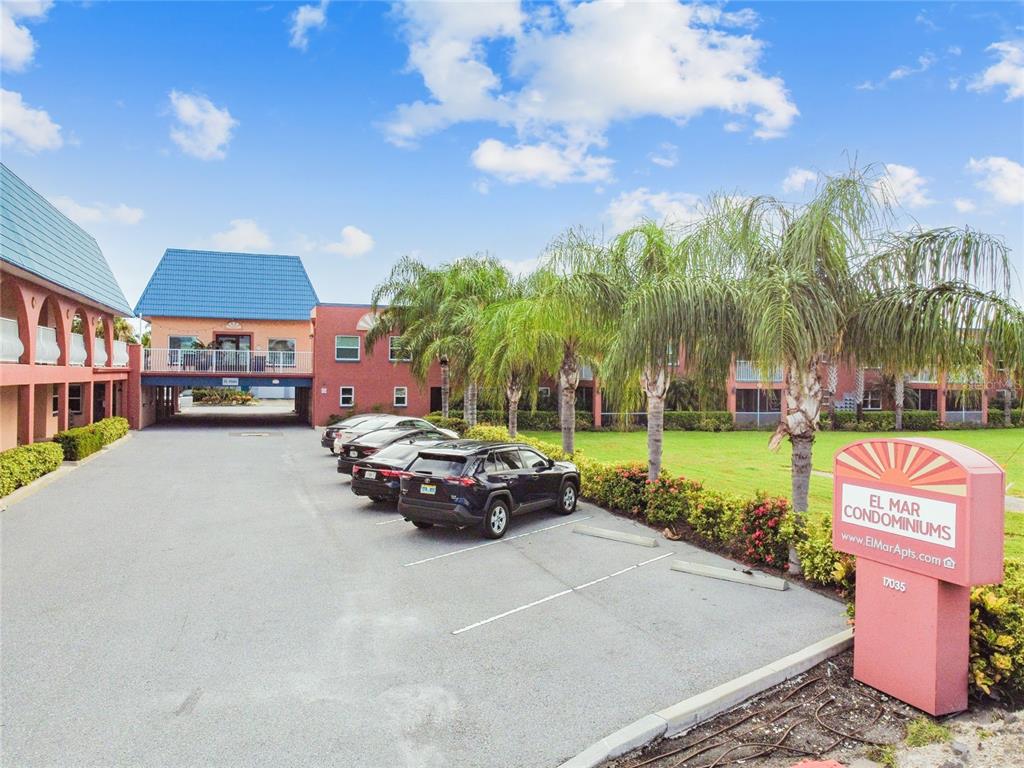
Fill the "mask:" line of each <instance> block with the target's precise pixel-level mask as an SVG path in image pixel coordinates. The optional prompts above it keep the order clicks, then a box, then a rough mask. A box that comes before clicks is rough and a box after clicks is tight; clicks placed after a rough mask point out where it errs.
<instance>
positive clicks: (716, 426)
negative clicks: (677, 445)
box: [665, 411, 733, 432]
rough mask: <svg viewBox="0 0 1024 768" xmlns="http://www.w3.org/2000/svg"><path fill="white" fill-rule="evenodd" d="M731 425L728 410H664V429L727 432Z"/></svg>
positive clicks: (730, 416) (730, 415)
mask: <svg viewBox="0 0 1024 768" xmlns="http://www.w3.org/2000/svg"><path fill="white" fill-rule="evenodd" d="M732 427H733V424H732V414H731V413H729V412H728V411H665V429H682V430H686V431H688V432H728V431H729V430H731V429H732Z"/></svg>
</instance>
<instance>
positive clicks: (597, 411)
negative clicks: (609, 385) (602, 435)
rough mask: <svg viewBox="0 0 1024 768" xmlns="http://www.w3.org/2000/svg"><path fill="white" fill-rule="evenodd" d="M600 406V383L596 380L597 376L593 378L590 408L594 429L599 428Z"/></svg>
mask: <svg viewBox="0 0 1024 768" xmlns="http://www.w3.org/2000/svg"><path fill="white" fill-rule="evenodd" d="M601 405H602V403H601V381H600V380H599V379H598V378H597V376H595V377H594V397H593V406H592V408H591V410H593V412H594V426H595V427H600V426H601Z"/></svg>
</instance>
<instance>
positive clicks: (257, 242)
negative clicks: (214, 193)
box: [210, 219, 271, 253]
mask: <svg viewBox="0 0 1024 768" xmlns="http://www.w3.org/2000/svg"><path fill="white" fill-rule="evenodd" d="M230 224H231V226H229V227H228V228H227V229H226V230H224V231H223V232H217V233H216V234H214V235H213V236H212V237H211V238H210V243H211V247H213V248H215V249H217V250H218V251H236V252H240V253H244V252H254V251H255V252H259V251H268V250H270V248H271V240H270V235H268V234H267V233H266V232H264V231H263V230H262V229H261V228H260V225H259V224H257V223H256V222H255V221H254V220H253V219H232V220H231V222H230Z"/></svg>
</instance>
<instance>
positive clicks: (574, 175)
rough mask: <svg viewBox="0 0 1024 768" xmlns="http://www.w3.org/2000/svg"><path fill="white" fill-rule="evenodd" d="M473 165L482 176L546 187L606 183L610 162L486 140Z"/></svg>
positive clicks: (569, 150)
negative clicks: (574, 182) (562, 184)
mask: <svg viewBox="0 0 1024 768" xmlns="http://www.w3.org/2000/svg"><path fill="white" fill-rule="evenodd" d="M472 160H473V165H474V166H475V167H476V168H477V169H478V170H481V171H483V172H484V173H489V174H491V175H492V176H496V177H497V178H499V179H501V180H502V181H505V182H507V183H509V184H518V183H520V182H523V181H532V182H536V183H538V184H541V185H544V186H548V185H551V184H559V183H563V182H568V181H584V182H590V181H605V180H607V179H610V178H611V166H612V160H611V159H610V158H607V157H600V156H594V155H588V154H586V152H585V151H584V150H583V149H582V148H581V147H578V146H577V147H565V148H561V147H557V146H555V145H554V144H549V143H547V142H543V143H540V144H517V145H516V146H514V147H512V146H509V145H508V144H505V143H504V142H501V141H498V140H497V139H485V140H484V141H482V142H480V145H479V146H478V147H477V148H476V149H475V150H473V156H472Z"/></svg>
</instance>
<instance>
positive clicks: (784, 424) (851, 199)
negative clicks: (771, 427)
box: [633, 170, 1024, 571]
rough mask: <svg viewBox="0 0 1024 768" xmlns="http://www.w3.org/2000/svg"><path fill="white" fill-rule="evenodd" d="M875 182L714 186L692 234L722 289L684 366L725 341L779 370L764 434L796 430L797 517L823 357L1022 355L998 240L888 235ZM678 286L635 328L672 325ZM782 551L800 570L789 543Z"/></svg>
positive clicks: (912, 360)
mask: <svg viewBox="0 0 1024 768" xmlns="http://www.w3.org/2000/svg"><path fill="white" fill-rule="evenodd" d="M878 189H879V185H878V183H877V180H876V179H874V178H873V177H872V175H871V172H870V171H868V172H867V173H863V172H860V171H857V170H854V171H851V172H850V173H849V174H847V175H844V176H839V177H835V178H828V179H825V180H824V181H823V183H822V184H821V185H820V186H819V189H818V190H817V192H816V194H815V197H814V198H813V199H812V200H811V201H810V202H809V203H807V204H806V205H803V206H799V207H792V206H789V205H786V204H784V203H782V202H780V201H778V200H775V199H772V198H764V197H759V198H752V199H746V200H741V199H735V198H731V199H721V200H717V201H715V203H714V205H713V210H712V213H711V215H709V216H708V217H707V219H706V220H705V221H704V222H702V223H701V225H700V226H698V228H697V230H696V232H695V233H694V234H693V235H692V236H691V238H690V239H691V245H692V247H694V248H696V249H698V250H699V251H700V252H701V253H700V256H699V258H697V259H696V260H695V261H696V263H698V264H700V265H701V270H700V272H699V273H700V274H701V278H702V280H707V281H708V285H709V286H714V290H712V291H710V292H708V293H707V296H708V297H712V296H719V297H721V298H722V299H724V300H723V301H714V302H708V304H707V307H708V316H707V323H708V325H709V327H710V328H711V329H712V331H713V334H714V335H719V336H720V337H721V339H720V341H718V342H717V343H716V342H715V340H714V339H707V338H704V339H701V340H700V341H702V342H703V343H704V344H708V345H709V346H708V351H709V352H710V353H711V354H710V360H711V361H712V364H711V365H702V364H701V361H700V360H698V361H696V363H694V362H693V361H692V360H691V365H690V369H691V370H692V371H693V372H694V373H695V374H696V375H700V376H707V375H708V374H709V373H711V374H712V375H715V376H717V375H720V366H721V362H722V358H721V350H722V347H721V344H722V343H725V344H726V345H728V346H731V347H732V350H731V351H732V352H733V353H734V354H735V355H737V356H743V357H744V358H746V359H749V360H751V361H752V362H753V363H754V364H755V365H756V366H757V367H759V368H760V369H761V370H770V369H775V368H779V367H781V368H782V369H783V370H784V372H785V373H784V384H783V392H782V395H783V401H784V408H783V411H782V415H781V417H780V421H779V424H778V427H777V429H776V430H775V434H774V435H773V436H772V438H771V441H770V447H772V448H773V449H774V448H776V447H777V446H778V445H779V443H780V442H781V441H782V440H783V439H788V440H789V441H790V443H791V444H792V463H791V467H792V502H793V509H794V512H795V514H796V521H797V525H798V527H799V526H802V524H803V520H804V517H805V514H806V512H807V508H808V489H809V484H810V475H811V458H812V448H813V443H814V438H815V434H816V432H817V430H818V426H819V420H820V417H821V406H822V381H821V376H822V374H823V373H824V370H825V365H826V364H827V362H828V361H832V360H835V361H843V362H847V363H852V362H856V364H857V365H868V366H881V367H882V368H884V369H886V370H894V371H899V370H913V369H915V368H919V367H925V366H929V365H931V366H935V365H937V366H939V367H941V368H945V369H953V370H955V369H964V368H967V367H969V366H971V365H977V364H979V363H980V362H981V360H982V354H983V352H984V350H986V349H988V350H991V352H992V354H995V355H997V356H1000V357H1001V359H1003V360H1015V361H1016V362H1015V363H1014V365H1015V366H1016V367H1017V368H1019V367H1021V366H1024V356H1022V354H1021V353H1022V349H1024V347H1022V337H1024V322H1022V314H1021V310H1020V307H1019V306H1017V305H1016V304H1014V303H1013V302H1012V301H1011V299H1010V298H1009V286H1010V279H1011V277H1010V266H1009V258H1008V253H1007V250H1006V248H1005V246H1003V245H1002V243H1001V242H1000V241H999V240H997V239H996V238H992V237H989V236H986V235H983V234H981V233H977V232H973V231H970V230H937V231H931V232H912V233H910V234H907V235H903V236H898V237H893V236H891V235H889V234H887V232H886V228H887V226H889V225H890V224H891V223H892V221H893V219H892V214H891V211H890V209H889V207H888V205H887V204H886V202H885V201H884V200H882V199H880V196H879V192H878ZM901 264H902V265H903V267H902V268H901V266H900V265H901ZM908 267H909V269H910V274H911V275H912V276H913V277H914V279H912V280H909V281H908V280H907V279H906V276H907V271H906V269H907V268H908ZM687 296H688V292H687V289H686V288H684V286H683V285H682V284H680V283H679V282H678V280H674V279H673V280H668V281H661V284H660V285H657V286H654V287H653V288H652V290H651V291H650V295H649V296H648V298H647V300H646V301H645V302H644V303H643V304H642V305H641V306H640V307H638V309H639V310H640V311H641V316H640V317H639V318H638V319H636V320H634V323H633V324H634V329H635V331H636V332H637V333H638V334H639V335H640V337H641V338H648V337H649V336H650V335H653V336H650V337H656V336H657V334H661V333H664V331H663V330H661V329H662V328H664V327H665V326H668V325H670V324H672V323H676V324H679V325H682V323H681V320H683V319H684V317H682V316H684V315H686V314H687V313H688V312H689V308H688V306H687ZM1014 355H1016V357H1014ZM698 357H699V355H698ZM790 563H791V567H792V568H793V569H794V570H795V571H799V567H800V565H799V558H798V556H797V554H796V551H795V549H793V548H791V551H790Z"/></svg>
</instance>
